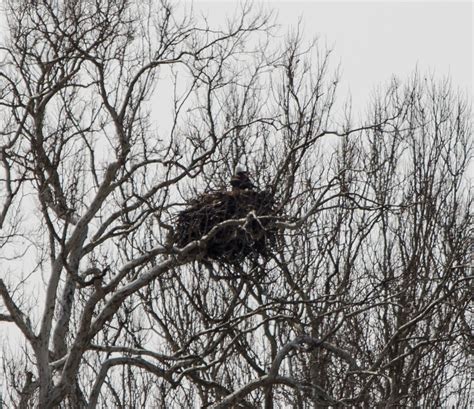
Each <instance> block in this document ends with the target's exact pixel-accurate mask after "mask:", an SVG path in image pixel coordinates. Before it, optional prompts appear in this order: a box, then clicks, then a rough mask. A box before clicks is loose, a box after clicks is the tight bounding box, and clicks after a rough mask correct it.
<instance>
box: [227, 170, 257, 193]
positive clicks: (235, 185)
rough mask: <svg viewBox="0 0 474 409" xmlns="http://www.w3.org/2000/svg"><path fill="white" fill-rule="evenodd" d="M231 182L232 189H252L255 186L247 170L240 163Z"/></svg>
mask: <svg viewBox="0 0 474 409" xmlns="http://www.w3.org/2000/svg"><path fill="white" fill-rule="evenodd" d="M230 184H231V186H232V190H247V189H248V190H252V189H254V188H255V185H254V184H253V183H252V181H251V180H250V178H249V175H248V173H247V171H246V170H245V168H243V167H242V166H240V165H237V166H236V167H235V172H234V175H233V176H232V178H231V179H230Z"/></svg>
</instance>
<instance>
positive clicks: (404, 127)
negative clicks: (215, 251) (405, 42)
mask: <svg viewBox="0 0 474 409" xmlns="http://www.w3.org/2000/svg"><path fill="white" fill-rule="evenodd" d="M4 7H5V9H6V18H7V22H8V33H7V34H6V35H5V37H4V41H3V43H2V44H1V45H0V61H1V63H0V135H1V140H0V162H1V166H0V260H1V261H0V300H1V301H0V321H1V327H2V333H5V334H6V335H4V337H3V338H4V341H3V342H4V343H3V350H2V355H1V359H2V382H3V384H4V387H5V388H6V389H5V390H4V399H5V403H6V404H8V405H11V407H20V408H28V407H41V408H51V407H62V408H84V407H88V408H95V407H103V408H107V407H111V408H112V407H114V408H115V407H136V408H139V407H167V408H181V407H190V408H192V407H212V408H226V407H239V408H250V407H265V408H283V407H290V406H292V407H297V408H310V407H311V408H321V407H345V406H347V407H351V406H352V407H398V406H399V407H427V406H429V407H443V406H446V405H448V404H454V403H455V404H457V405H458V407H466V408H467V407H468V399H469V381H470V373H469V367H468V360H469V351H470V347H469V342H470V341H469V340H470V334H471V328H470V325H469V319H470V315H469V314H472V311H470V310H469V302H470V299H471V295H472V264H470V263H472V260H471V259H470V255H472V254H473V250H472V245H473V244H472V222H473V219H472V217H473V215H472V200H473V197H472V187H471V186H470V185H469V181H468V180H467V178H466V174H467V170H468V168H469V165H470V160H471V159H472V142H473V140H472V108H471V105H470V101H469V100H468V99H467V98H466V97H464V96H463V95H462V94H461V93H459V92H457V91H456V90H455V89H454V88H453V86H452V85H451V83H450V81H449V80H448V79H443V80H438V79H435V78H433V77H425V76H423V75H422V74H420V73H418V72H415V73H414V74H413V75H412V76H411V77H410V78H408V79H407V80H406V81H400V80H397V79H393V80H391V81H390V82H388V83H387V85H386V86H385V88H383V89H381V90H380V91H379V93H378V94H377V95H376V96H374V98H373V100H372V101H371V103H370V105H369V108H368V110H367V116H366V118H365V119H364V120H360V121H356V120H354V119H353V118H352V115H351V113H350V111H349V109H347V110H346V111H345V112H344V113H343V115H341V113H340V112H339V111H338V109H336V108H335V101H336V95H337V91H338V88H337V86H338V82H339V74H338V72H337V70H333V69H332V68H331V67H332V65H331V63H330V50H327V49H325V48H324V47H322V46H321V45H320V44H319V43H318V41H314V42H310V43H307V42H305V41H304V38H303V37H304V36H303V35H302V33H301V31H300V29H296V30H294V31H293V32H292V33H290V34H288V35H287V36H286V37H285V38H284V39H282V38H281V37H278V36H275V33H276V32H277V31H276V30H278V28H277V26H276V25H275V19H274V16H272V15H271V14H268V13H266V12H264V11H262V10H259V9H256V8H254V7H251V5H250V3H247V4H243V5H242V6H241V7H240V9H239V10H238V11H237V12H236V14H235V15H234V16H233V17H232V18H231V19H229V20H227V21H225V22H223V23H222V24H221V25H220V26H219V27H215V26H211V25H210V24H209V23H208V22H207V21H206V19H205V18H202V17H199V16H195V15H194V13H193V10H192V9H187V8H186V7H181V6H180V7H178V6H176V7H175V6H173V5H172V2H168V1H166V0H162V1H160V2H152V1H144V2H138V1H131V0H113V1H112V0H101V1H86V0H78V1H68V2H61V1H48V0H41V1H36V2H31V1H10V2H7V3H6V5H5V6H4ZM167 101H169V102H167ZM163 105H166V106H167V111H164V110H163ZM341 117H344V120H341V119H340V118H341ZM239 164H241V165H243V166H245V168H246V169H247V171H248V174H249V175H250V177H251V180H252V182H253V184H255V190H256V191H258V192H266V193H265V194H267V195H270V196H269V197H271V200H272V206H273V207H271V208H272V209H275V210H274V211H273V210H272V212H266V211H263V212H262V211H260V212H255V211H253V210H252V209H253V208H252V209H251V208H249V211H248V214H245V213H247V210H245V211H244V213H243V214H240V213H235V212H234V213H233V215H234V216H233V217H232V218H224V219H223V220H221V219H219V220H218V221H217V222H216V223H215V224H214V225H213V227H212V229H208V230H206V231H205V234H202V236H200V237H195V236H193V237H192V240H188V241H187V242H186V243H183V245H181V246H180V245H178V244H177V242H176V241H173V240H170V237H173V235H174V234H176V228H177V221H178V217H179V215H180V214H182V212H183V210H185V209H189V208H190V206H192V205H193V203H195V202H193V201H194V200H195V199H196V198H197V197H200V195H202V194H209V195H211V196H212V195H216V194H217V195H218V194H221V195H222V192H227V191H230V190H231V187H230V184H229V181H230V179H231V177H232V174H233V172H234V169H235V167H236V166H237V165H239ZM216 192H221V193H216ZM214 197H217V196H214ZM219 197H222V196H219ZM265 197H266V196H265ZM245 209H247V208H245ZM267 213H268V214H267ZM270 213H271V214H270ZM252 223H253V225H255V223H257V226H260V227H258V228H259V229H263V230H262V231H263V234H265V232H266V231H270V229H271V231H272V232H273V233H272V234H273V235H274V239H272V243H271V245H270V244H269V243H268V242H264V243H267V244H268V251H264V252H257V253H255V254H252V252H251V251H249V253H250V254H246V256H245V257H243V258H241V259H239V260H234V261H232V262H228V261H227V262H226V261H225V260H224V261H222V260H216V259H212V258H208V257H205V256H203V253H202V251H201V250H202V249H204V248H206V246H208V245H209V243H211V242H212V240H213V238H214V237H219V236H218V235H219V234H221V236H220V237H224V236H223V235H222V232H223V231H225V232H226V233H225V234H226V235H227V234H229V235H232V234H235V235H237V234H252V232H251V231H250V230H249V226H250V224H252ZM223 229H227V230H223ZM242 232H243V233H242ZM272 237H273V236H272ZM215 242H216V240H214V243H215ZM470 246H471V247H470ZM470 266H471V267H470ZM471 309H472V306H471ZM5 341H6V342H5ZM8 407H10V406H8Z"/></svg>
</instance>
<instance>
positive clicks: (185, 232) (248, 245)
mask: <svg viewBox="0 0 474 409" xmlns="http://www.w3.org/2000/svg"><path fill="white" fill-rule="evenodd" d="M230 185H231V186H232V190H227V189H222V190H217V191H208V192H205V193H202V194H200V195H199V196H197V197H195V198H193V199H191V200H190V201H188V203H187V206H186V208H185V209H183V210H182V211H181V212H179V214H178V215H177V219H176V228H175V230H174V232H173V233H172V235H170V236H169V237H168V241H169V242H170V243H174V244H176V245H177V246H178V247H184V246H186V245H187V244H188V243H191V242H192V241H195V240H200V239H201V238H202V237H203V236H205V235H206V234H208V233H209V232H210V231H211V230H212V229H213V228H215V227H216V226H219V224H221V223H223V222H225V221H227V220H232V219H234V220H235V219H238V220H242V219H245V222H243V223H242V224H241V225H235V224H231V225H226V226H222V227H221V228H220V229H217V230H215V231H214V234H213V235H212V237H210V238H209V239H208V240H207V241H206V243H203V245H202V246H201V247H199V248H198V249H196V252H197V253H199V254H200V257H201V258H202V259H204V260H214V261H217V262H220V263H227V264H233V263H239V262H242V261H243V260H244V259H246V258H247V257H258V256H262V257H267V256H268V254H269V252H270V251H271V249H272V248H273V247H274V246H275V244H276V237H277V229H276V228H275V227H274V226H273V220H272V217H271V216H275V215H276V213H275V201H274V197H273V195H272V194H271V193H270V192H269V191H259V190H258V189H257V187H256V186H255V185H254V184H253V183H252V181H251V180H250V177H249V175H248V173H247V171H246V169H245V168H244V167H242V166H237V167H236V168H235V172H234V175H233V176H232V177H231V179H230Z"/></svg>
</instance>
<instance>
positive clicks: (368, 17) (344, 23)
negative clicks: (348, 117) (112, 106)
mask: <svg viewBox="0 0 474 409" xmlns="http://www.w3.org/2000/svg"><path fill="white" fill-rule="evenodd" d="M260 3H263V4H264V5H266V6H267V7H269V8H272V9H275V10H276V11H277V12H278V21H279V23H280V24H282V26H283V27H282V28H283V29H285V27H291V26H295V25H296V24H297V22H298V19H299V17H301V18H302V22H303V25H304V28H305V34H306V35H307V36H308V38H311V37H313V36H318V37H319V38H320V39H321V40H323V41H324V42H325V43H326V44H327V45H328V46H330V47H331V48H333V49H334V54H333V58H334V62H335V63H339V62H340V63H341V69H342V71H341V72H342V82H341V88H340V91H342V95H341V94H340V96H344V94H346V93H347V91H350V92H351V94H352V97H353V102H354V107H355V106H356V105H360V104H363V105H365V103H366V102H367V100H368V97H369V96H370V94H371V91H372V90H373V89H374V87H375V86H377V85H381V84H383V83H386V82H387V81H388V80H389V79H390V78H391V76H392V75H396V76H398V77H399V78H400V79H402V80H403V79H404V78H406V77H407V76H408V75H409V74H410V73H412V72H413V71H414V69H415V68H418V70H419V72H421V73H423V74H424V73H427V72H429V73H433V74H435V75H436V76H440V77H442V76H444V75H447V74H449V75H450V76H451V78H452V80H453V85H455V86H457V87H460V88H461V89H462V90H463V91H465V92H468V93H470V94H471V95H473V80H472V72H473V40H472V26H473V25H472V21H473V6H472V3H471V2H470V1H464V2H455V1H445V2H427V1H423V2H402V1H398V2H387V1H377V2H360V1H350V2H348V1H345V2H339V1H331V2H328V1H325V2H323V1H316V0H313V1H275V0H273V1H261V2H260ZM237 4H238V2H237V1H234V0H228V1H222V0H221V1H219V2H216V1H211V2H209V1H200V0H197V1H196V0H195V1H194V5H195V8H196V9H197V10H202V11H203V12H205V13H206V14H208V15H209V17H210V18H211V20H213V21H214V18H215V19H219V18H221V17H222V18H223V17H224V16H225V14H226V13H228V14H231V13H232V10H233V9H234V8H235V6H236V5H237Z"/></svg>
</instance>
